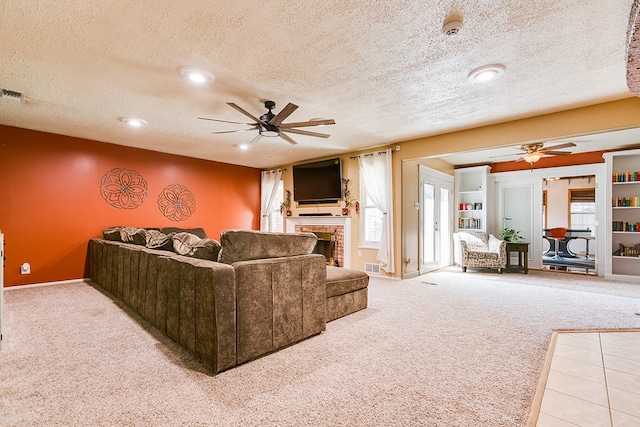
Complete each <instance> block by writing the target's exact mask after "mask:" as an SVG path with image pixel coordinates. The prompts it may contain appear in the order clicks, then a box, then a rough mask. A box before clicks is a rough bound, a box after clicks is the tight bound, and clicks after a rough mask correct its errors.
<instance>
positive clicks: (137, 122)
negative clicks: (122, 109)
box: [118, 117, 147, 128]
mask: <svg viewBox="0 0 640 427" xmlns="http://www.w3.org/2000/svg"><path fill="white" fill-rule="evenodd" d="M118 120H120V121H121V122H122V123H126V124H128V125H129V126H131V127H134V128H139V127H143V126H146V125H147V122H146V120H142V119H139V118H137V117H118Z"/></svg>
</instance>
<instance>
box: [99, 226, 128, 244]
mask: <svg viewBox="0 0 640 427" xmlns="http://www.w3.org/2000/svg"><path fill="white" fill-rule="evenodd" d="M123 228H124V227H122V226H120V225H118V226H116V227H109V228H105V229H104V230H102V238H103V239H104V240H114V241H117V242H120V241H121V240H120V230H122V229H123Z"/></svg>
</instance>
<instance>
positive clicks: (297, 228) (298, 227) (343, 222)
mask: <svg viewBox="0 0 640 427" xmlns="http://www.w3.org/2000/svg"><path fill="white" fill-rule="evenodd" d="M285 223H286V224H285V225H286V228H285V231H286V232H287V233H299V232H305V233H314V232H316V233H332V234H334V235H335V240H336V245H335V252H334V258H335V259H337V261H338V265H339V266H340V267H345V268H350V267H351V253H350V252H351V250H350V248H351V218H349V217H346V216H294V217H287V218H285Z"/></svg>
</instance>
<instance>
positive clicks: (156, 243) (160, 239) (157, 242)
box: [145, 229, 173, 251]
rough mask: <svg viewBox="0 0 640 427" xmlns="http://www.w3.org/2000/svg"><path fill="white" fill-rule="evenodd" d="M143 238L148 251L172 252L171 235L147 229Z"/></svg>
mask: <svg viewBox="0 0 640 427" xmlns="http://www.w3.org/2000/svg"><path fill="white" fill-rule="evenodd" d="M145 237H146V246H147V247H148V248H149V249H160V250H164V251H171V250H173V238H172V237H173V234H169V235H167V234H164V233H163V232H161V231H159V230H154V229H148V230H146V233H145Z"/></svg>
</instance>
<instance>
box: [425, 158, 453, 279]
mask: <svg viewBox="0 0 640 427" xmlns="http://www.w3.org/2000/svg"><path fill="white" fill-rule="evenodd" d="M452 189H453V177H451V176H449V175H446V174H443V173H441V172H438V171H436V170H433V169H429V168H427V167H425V166H422V165H420V237H419V239H420V242H419V244H420V250H419V255H420V274H424V273H426V272H428V271H432V270H435V269H438V268H441V267H445V266H447V265H450V264H451V235H452V232H453V190H452Z"/></svg>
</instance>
